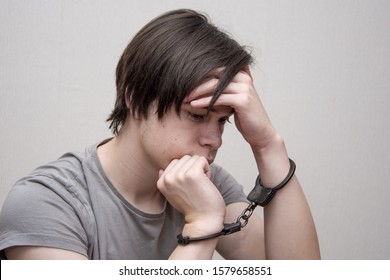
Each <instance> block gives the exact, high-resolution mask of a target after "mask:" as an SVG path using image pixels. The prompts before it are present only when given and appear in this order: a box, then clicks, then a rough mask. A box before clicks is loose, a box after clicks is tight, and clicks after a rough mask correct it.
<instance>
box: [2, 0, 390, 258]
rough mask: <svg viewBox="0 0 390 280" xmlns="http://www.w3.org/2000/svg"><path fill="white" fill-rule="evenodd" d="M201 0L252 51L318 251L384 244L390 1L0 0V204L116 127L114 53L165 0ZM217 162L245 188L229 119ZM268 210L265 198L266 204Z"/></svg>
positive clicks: (357, 252)
mask: <svg viewBox="0 0 390 280" xmlns="http://www.w3.org/2000/svg"><path fill="white" fill-rule="evenodd" d="M183 7H186V8H192V9H196V10H199V11H203V12H206V13H207V14H208V15H209V16H210V17H211V18H212V20H213V22H214V23H216V24H217V25H219V26H220V27H221V28H222V29H224V30H226V31H228V32H230V34H232V36H233V37H235V38H236V39H237V40H238V41H240V42H241V43H242V44H245V45H249V46H251V48H252V50H253V54H254V55H255V56H256V59H257V60H256V65H255V66H254V67H253V75H254V78H255V83H256V86H257V89H258V91H259V93H260V95H261V97H262V99H263V102H264V103H265V105H266V107H267V109H268V112H269V115H270V117H271V119H272V121H273V123H274V125H275V127H276V128H277V129H278V130H279V132H280V133H281V134H282V135H283V136H284V138H285V140H286V143H287V147H288V150H289V153H290V157H291V158H293V159H294V160H295V161H296V163H297V165H298V170H297V174H298V176H299V178H300V180H301V183H302V185H303V187H304V190H305V193H306V195H307V198H308V200H309V203H310V205H311V208H312V212H313V215H314V218H315V221H316V225H317V230H318V234H319V239H320V243H321V249H322V256H323V258H324V259H389V258H390V218H389V214H390V204H389V202H388V201H389V198H390V183H389V182H390V152H389V149H390V121H389V117H390V113H389V104H390V32H389V30H390V16H389V15H390V2H389V1H386V0H383V1H379V0H370V1H363V0H356V1H352V0H345V1H335V0H332V1H310V0H299V1H271V0H269V1H255V0H252V1H231V0H220V1H203V0H191V1H190V0H188V1H173V0H169V1H157V0H156V1H152V0H143V1H124V0H122V1H65V0H63V1H60V0H58V1H44V0H34V1H30V0H19V1H11V0H1V1H0V132H1V138H0V141H1V142H0V144H1V145H0V155H1V161H0V205H1V204H2V202H3V201H4V199H5V196H6V194H7V193H8V191H9V189H10V188H11V186H12V184H13V183H14V182H15V181H16V180H17V179H18V178H19V177H21V176H23V175H25V174H27V173H28V172H30V171H31V170H32V169H33V168H34V167H36V166H38V165H40V164H43V163H45V162H48V161H51V160H53V159H55V158H57V157H59V156H60V155H61V154H62V153H64V152H66V151H73V150H81V149H84V147H85V146H88V145H90V144H93V143H95V142H98V141H100V140H102V139H103V138H106V137H110V132H109V130H108V127H107V124H106V123H105V118H106V117H107V115H108V114H109V112H110V111H111V108H112V106H113V102H114V98H115V84H114V72H115V66H116V63H117V60H118V58H119V56H120V54H121V52H122V50H123V49H124V47H125V45H126V44H127V43H128V41H129V40H130V39H131V37H132V36H133V35H134V33H135V32H136V31H137V30H138V29H139V28H140V27H141V26H143V25H144V24H145V23H146V22H147V21H149V20H150V19H151V18H153V17H155V16H157V15H159V14H161V13H163V12H165V11H167V10H171V9H176V8H183ZM217 161H218V163H220V164H222V165H224V166H225V168H226V169H228V170H229V171H231V172H232V173H233V174H234V175H235V176H236V178H237V179H238V180H239V181H240V182H242V184H243V185H244V186H245V187H246V190H247V191H249V190H250V189H251V188H252V185H253V182H254V179H255V177H256V173H257V172H256V169H255V166H254V160H253V158H252V155H251V153H250V150H249V147H248V146H247V145H246V143H245V142H244V141H243V140H242V138H241V136H240V135H239V134H238V133H237V132H236V131H235V127H234V125H232V126H229V127H228V128H227V129H226V132H225V135H224V146H223V147H222V148H221V151H220V154H219V156H218V159H217ZM259 211H260V210H259Z"/></svg>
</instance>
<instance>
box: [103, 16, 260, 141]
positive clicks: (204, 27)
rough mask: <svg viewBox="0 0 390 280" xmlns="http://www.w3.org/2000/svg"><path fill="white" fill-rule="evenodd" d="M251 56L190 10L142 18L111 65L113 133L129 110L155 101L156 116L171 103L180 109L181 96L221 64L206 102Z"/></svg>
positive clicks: (138, 110) (139, 109) (142, 111)
mask: <svg viewBox="0 0 390 280" xmlns="http://www.w3.org/2000/svg"><path fill="white" fill-rule="evenodd" d="M251 63H252V56H251V55H250V54H249V53H248V52H247V51H246V50H245V49H244V47H242V46H240V45H239V44H238V43H237V42H236V41H235V40H233V39H232V38H231V37H230V36H229V35H227V34H226V33H224V32H222V31H220V30H219V29H218V28H217V27H216V26H214V25H213V24H211V23H210V22H209V21H208V19H207V17H206V16H204V15H202V14H200V13H198V12H195V11H192V10H175V11H171V12H168V13H165V14H163V15H161V16H159V17H157V18H155V19H153V20H152V21H150V22H149V23H148V24H146V25H145V26H144V27H143V28H142V29H141V30H140V31H139V32H138V33H137V34H136V35H135V37H134V38H133V39H132V40H131V42H130V43H129V44H128V45H127V47H126V49H125V51H124V52H123V54H122V57H121V58H120V60H119V63H118V66H117V69H116V87H117V98H116V102H115V108H114V110H113V111H112V113H111V115H110V116H109V118H108V119H107V121H109V122H111V124H110V129H112V131H113V133H114V134H118V132H119V130H120V128H121V126H122V125H123V124H124V122H125V120H126V116H127V114H128V108H127V106H126V94H127V95H129V100H130V110H131V112H133V113H135V112H136V113H138V114H140V115H141V114H142V115H143V116H144V117H145V118H146V117H147V116H148V109H149V106H150V105H151V104H152V103H153V102H154V101H156V102H157V112H156V114H157V115H158V118H160V119H161V118H162V117H163V115H164V114H165V113H166V112H167V111H168V110H169V109H170V108H171V107H172V106H173V105H174V106H175V109H176V112H177V113H179V111H180V107H181V104H182V103H183V100H184V98H185V97H186V96H188V95H189V93H190V92H191V91H192V90H193V89H194V88H195V87H196V86H197V85H199V84H200V83H201V82H202V81H203V80H204V79H205V78H206V76H207V75H208V74H209V73H210V72H211V71H213V70H215V69H217V68H220V67H225V70H224V72H223V74H222V76H221V77H220V80H219V84H218V87H217V89H216V91H215V93H214V95H213V100H212V102H211V103H210V108H211V106H212V105H213V104H214V102H215V101H216V100H217V99H218V97H219V96H220V94H221V93H222V91H223V90H224V88H225V87H226V86H227V85H228V84H229V82H230V80H231V79H232V78H233V77H234V76H235V75H236V74H237V73H238V72H239V71H240V70H241V69H243V68H244V67H245V66H248V65H250V64H251Z"/></svg>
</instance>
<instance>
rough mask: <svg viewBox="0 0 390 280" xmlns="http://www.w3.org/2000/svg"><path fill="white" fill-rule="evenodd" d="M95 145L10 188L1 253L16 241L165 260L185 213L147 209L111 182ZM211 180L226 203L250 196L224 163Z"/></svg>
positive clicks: (94, 255) (91, 254) (0, 226)
mask: <svg viewBox="0 0 390 280" xmlns="http://www.w3.org/2000/svg"><path fill="white" fill-rule="evenodd" d="M97 146H98V145H93V146H90V147H88V148H87V149H86V150H85V152H82V153H67V154H65V155H63V156H62V157H61V158H59V159H58V160H56V161H54V162H52V163H49V164H47V165H44V166H41V167H39V168H37V169H36V170H34V171H33V172H32V173H31V174H30V175H29V176H27V177H25V178H23V179H21V180H19V181H18V182H16V184H15V185H14V186H13V187H12V189H11V191H10V193H9V194H8V197H7V199H6V201H5V202H4V205H3V208H2V211H1V214H0V250H1V252H0V254H1V255H0V256H1V258H4V251H3V250H4V249H5V248H9V247H12V246H45V247H54V248H60V249H65V250H71V251H75V252H78V253H81V254H83V255H85V256H87V257H88V258H89V259H116V260H119V259H167V258H168V257H169V256H170V254H171V253H172V251H173V250H174V249H175V248H176V246H177V241H176V235H177V234H179V233H180V232H181V231H182V228H183V226H184V219H183V215H182V214H181V213H180V212H178V211H177V210H176V209H174V208H173V207H172V206H171V205H170V204H169V203H166V205H165V207H164V210H163V211H162V212H161V213H159V214H148V213H144V212H142V211H140V210H138V209H136V208H135V207H134V206H132V205H131V204H130V203H129V202H128V201H126V200H125V199H124V198H123V197H122V196H121V194H120V193H119V192H118V191H117V190H116V189H115V188H114V187H113V185H112V184H111V183H110V181H109V180H108V179H107V177H106V176H105V174H104V171H103V169H102V166H101V164H100V162H99V159H98V156H97V151H96V149H97ZM211 168H212V169H211V170H212V172H211V174H212V178H211V180H212V181H213V183H214V184H215V185H216V186H217V188H218V189H219V191H220V192H221V194H222V196H223V198H224V200H225V203H226V204H230V203H233V202H238V201H246V197H245V195H244V193H243V190H242V186H240V185H239V184H238V183H237V182H236V181H235V180H234V178H233V177H232V176H231V175H229V174H228V173H227V172H226V171H225V170H223V169H222V168H221V167H219V166H217V165H215V164H213V165H212V166H211Z"/></svg>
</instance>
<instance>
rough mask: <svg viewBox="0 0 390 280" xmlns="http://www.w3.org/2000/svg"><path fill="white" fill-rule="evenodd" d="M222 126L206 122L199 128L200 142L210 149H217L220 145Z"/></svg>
mask: <svg viewBox="0 0 390 280" xmlns="http://www.w3.org/2000/svg"><path fill="white" fill-rule="evenodd" d="M222 133H223V126H221V125H220V124H218V123H211V122H209V123H207V124H206V125H205V126H204V127H202V128H201V136H200V144H201V145H202V146H207V147H209V148H212V149H218V148H219V147H221V145H222Z"/></svg>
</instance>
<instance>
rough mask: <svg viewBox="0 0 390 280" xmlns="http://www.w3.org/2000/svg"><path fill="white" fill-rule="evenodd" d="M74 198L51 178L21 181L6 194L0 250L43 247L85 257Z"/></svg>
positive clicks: (84, 241)
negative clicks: (63, 250)
mask: <svg viewBox="0 0 390 280" xmlns="http://www.w3.org/2000/svg"><path fill="white" fill-rule="evenodd" d="M75 205H77V198H76V197H74V195H72V193H70V192H69V191H68V190H67V189H66V188H65V186H62V185H61V184H60V183H59V182H57V181H55V180H54V179H51V178H48V177H44V176H42V178H38V179H37V178H34V179H24V180H21V181H19V182H18V183H16V185H14V186H13V188H12V189H11V191H10V193H9V194H8V196H7V198H6V200H5V202H4V204H3V208H2V211H1V214H0V250H1V257H2V258H5V255H4V251H3V250H4V249H6V248H9V247H13V246H44V247H54V248H59V249H65V250H70V251H75V252H78V253H80V254H83V255H86V256H87V252H88V248H87V247H88V241H87V234H86V232H85V230H84V229H83V225H82V222H81V220H80V213H77V212H78V211H77V209H76V208H77V207H75Z"/></svg>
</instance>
